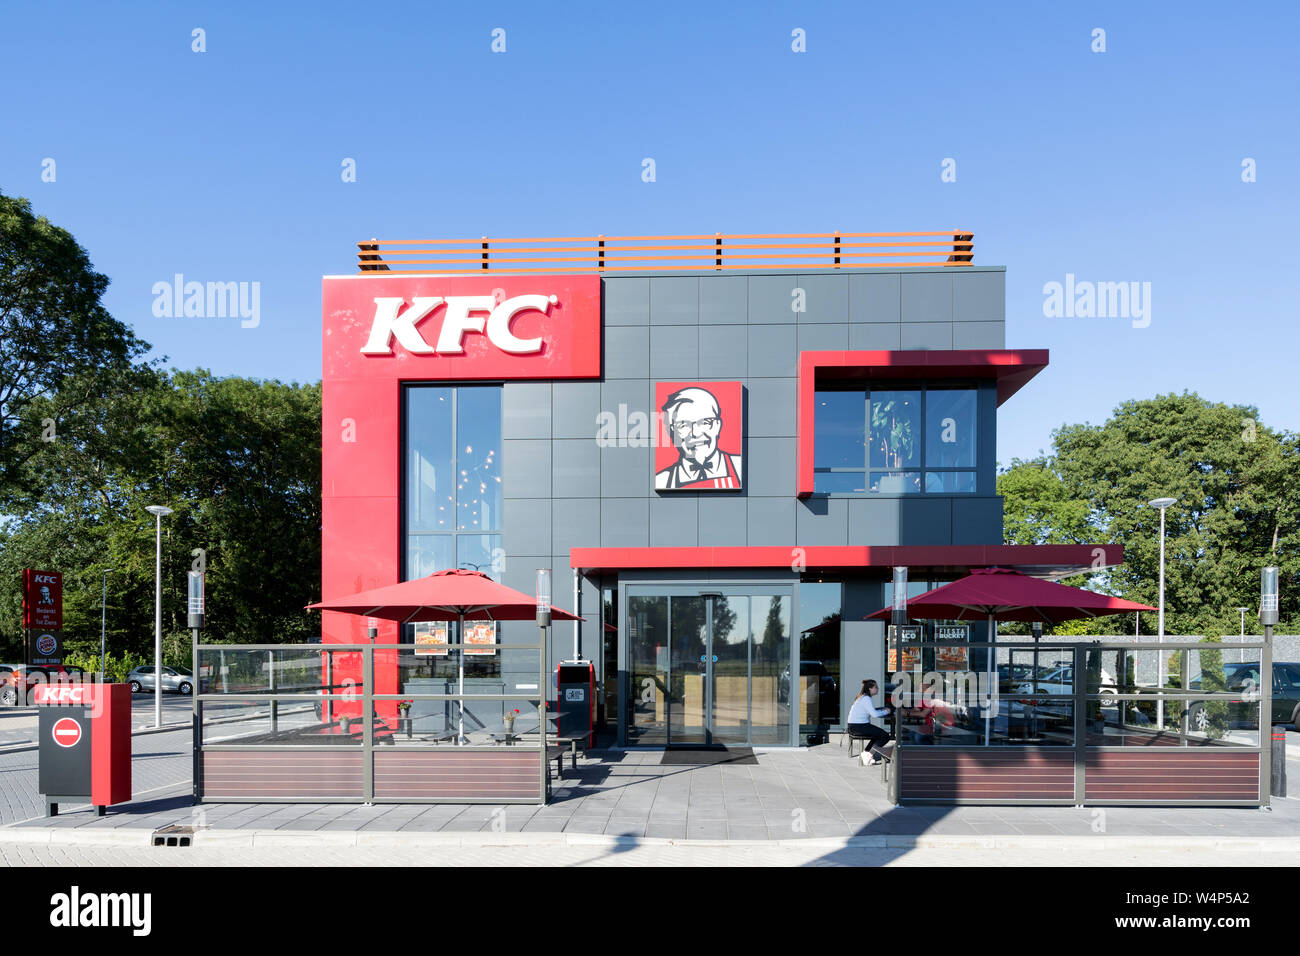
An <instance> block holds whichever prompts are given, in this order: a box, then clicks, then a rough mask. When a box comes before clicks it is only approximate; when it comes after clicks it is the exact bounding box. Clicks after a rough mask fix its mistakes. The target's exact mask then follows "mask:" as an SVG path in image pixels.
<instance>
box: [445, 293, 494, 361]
mask: <svg viewBox="0 0 1300 956" xmlns="http://www.w3.org/2000/svg"><path fill="white" fill-rule="evenodd" d="M495 305H496V300H495V299H493V298H492V296H490V295H449V296H447V312H446V314H445V315H444V316H443V317H442V331H441V332H439V333H438V344H437V346H435V348H436V350H437V352H438V354H439V355H463V354H465V346H464V345H463V344H462V339H464V337H465V333H466V332H479V333H481V332H482V331H483V324H484V323H485V322H487V317H486V316H483V315H480V316H479V317H478V318H474V317H472V316H471V315H470V313H471V312H491V311H492V307H493V306H495ZM489 338H490V336H489Z"/></svg>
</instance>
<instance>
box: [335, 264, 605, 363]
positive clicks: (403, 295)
mask: <svg viewBox="0 0 1300 956" xmlns="http://www.w3.org/2000/svg"><path fill="white" fill-rule="evenodd" d="M322 295H323V314H324V318H325V322H324V335H325V341H324V357H325V377H326V378H331V379H337V378H343V379H368V378H381V377H382V378H399V379H421V378H423V379H440V380H443V379H451V380H456V379H478V380H484V379H487V380H491V379H503V380H506V381H510V380H515V379H537V378H543V379H556V378H599V377H600V277H599V276H526V277H521V276H503V275H496V276H483V277H479V276H443V277H439V276H388V277H383V276H374V275H365V276H332V277H328V278H326V279H325V280H324V287H323V291H322Z"/></svg>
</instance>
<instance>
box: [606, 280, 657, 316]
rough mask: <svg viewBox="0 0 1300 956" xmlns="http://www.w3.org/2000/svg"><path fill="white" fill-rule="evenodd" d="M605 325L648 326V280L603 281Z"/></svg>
mask: <svg viewBox="0 0 1300 956" xmlns="http://www.w3.org/2000/svg"><path fill="white" fill-rule="evenodd" d="M603 287H604V300H605V301H604V305H605V325H606V326H611V325H649V324H650V280H649V279H646V278H640V277H635V276H632V277H628V278H625V279H604V280H603Z"/></svg>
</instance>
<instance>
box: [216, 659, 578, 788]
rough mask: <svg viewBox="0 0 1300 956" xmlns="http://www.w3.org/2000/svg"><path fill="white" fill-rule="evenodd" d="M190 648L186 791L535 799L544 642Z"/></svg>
mask: <svg viewBox="0 0 1300 956" xmlns="http://www.w3.org/2000/svg"><path fill="white" fill-rule="evenodd" d="M193 657H194V673H195V675H196V678H197V680H198V683H199V688H198V693H196V694H195V696H194V702H193V706H194V797H195V799H196V800H197V801H232V802H240V801H256V802H263V801H265V802H277V801H278V802H303V801H309V802H365V803H373V802H390V803H392V802H403V803H421V802H422V803H444V802H454V803H497V804H505V803H545V802H546V799H547V794H548V790H549V785H550V777H549V769H548V765H547V757H548V745H549V747H550V750H551V751H553V750H554V744H555V741H554V733H555V730H554V717H553V715H552V714H550V713H549V712H548V710H547V708H546V696H545V695H546V689H547V687H548V683H547V680H548V678H547V673H546V661H547V659H548V658H547V655H546V646H545V644H544V643H536V644H515V643H497V644H493V645H487V646H484V645H462V644H459V643H455V642H453V643H449V644H446V645H440V646H439V647H437V648H435V649H434V650H433V651H432V652H429V649H428V648H424V649H423V650H422V651H417V649H416V646H415V645H413V644H383V645H371V644H310V645H304V644H276V645H268V644H262V645H257V644H245V645H213V644H203V645H197V644H196V645H195V646H194V649H193ZM462 674H463V675H464V676H462ZM543 728H544V729H545V731H546V732H545V733H541V732H539V731H540V730H541V729H543ZM548 738H550V739H549V740H548Z"/></svg>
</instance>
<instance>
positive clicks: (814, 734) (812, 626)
mask: <svg viewBox="0 0 1300 956" xmlns="http://www.w3.org/2000/svg"><path fill="white" fill-rule="evenodd" d="M843 590H844V586H843V585H842V584H840V583H839V582H833V583H828V582H813V581H805V582H803V583H802V584H800V585H799V620H800V623H801V624H802V625H803V629H802V630H801V631H800V632H799V674H798V677H797V678H795V677H794V676H793V675H792V674H791V671H790V668H789V666H787V667H786V668H785V671H784V672H783V673H782V675H781V687H780V694H781V700H782V701H783V702H784V701H787V700H790V699H791V694H792V693H793V694H797V695H798V701H799V733H800V735H801V737H803V738H804V739H806V740H807V741H808V742H810V743H811V742H815V741H817V740H821V739H825V737H826V735H827V734H828V732H829V731H830V729H831V728H832V727H837V726H839V723H840V697H841V694H842V691H841V686H842V681H841V676H840V659H841V658H840V646H841V641H840V631H841V618H842V615H841V603H842V600H843Z"/></svg>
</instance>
